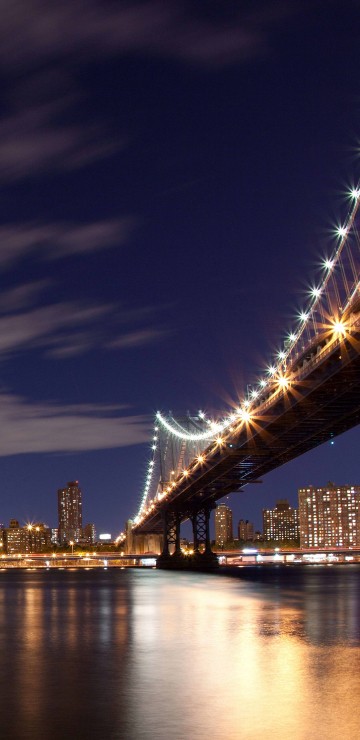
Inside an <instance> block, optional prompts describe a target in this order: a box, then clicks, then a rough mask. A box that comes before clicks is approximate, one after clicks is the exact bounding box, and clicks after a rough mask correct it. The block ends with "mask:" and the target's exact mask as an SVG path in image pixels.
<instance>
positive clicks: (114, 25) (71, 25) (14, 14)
mask: <svg viewBox="0 0 360 740" xmlns="http://www.w3.org/2000/svg"><path fill="white" fill-rule="evenodd" d="M205 5H206V4H205ZM251 5H252V4H250V10H249V9H248V8H246V6H245V7H244V5H243V4H240V3H239V4H238V5H237V4H234V5H233V6H232V8H231V7H226V4H224V7H223V8H222V12H221V11H220V9H219V8H217V9H216V4H212V6H211V5H210V8H208V7H204V5H201V4H200V3H196V2H194V0H191V1H190V0H189V2H186V1H184V0H132V1H131V2H130V1H128V2H126V1H123V2H118V3H117V2H107V1H106V0H87V1H86V2H84V0H62V2H61V3H54V2H52V0H12V2H11V4H8V3H6V2H4V1H3V2H2V3H1V14H0V42H1V43H0V65H3V66H5V67H15V68H17V67H18V66H19V65H20V66H24V65H25V66H26V67H27V68H28V67H29V65H31V64H33V65H36V64H39V62H42V61H45V60H47V61H48V60H56V59H59V58H61V59H63V58H64V57H66V58H67V59H68V60H69V61H70V62H71V61H73V59H74V57H75V58H77V59H80V61H84V60H85V59H89V58H92V57H94V56H96V57H97V58H99V56H102V57H111V56H116V55H117V56H118V55H125V54H139V53H142V54H146V55H149V54H153V55H157V56H159V55H161V56H166V57H173V58H178V59H182V60H186V61H190V62H195V63H198V64H217V65H222V64H229V63H232V62H234V61H236V60H244V59H249V58H250V59H251V58H253V57H254V56H256V55H258V54H261V53H263V51H264V49H266V48H267V46H268V34H269V32H270V30H271V29H272V28H273V27H274V26H275V25H278V24H279V23H280V22H282V21H283V20H284V17H286V18H287V17H289V16H290V15H293V14H294V13H296V12H297V11H299V8H300V9H302V8H303V7H304V3H298V2H294V3H292V4H291V7H289V3H285V2H279V0H270V1H269V0H266V2H265V0H264V1H263V2H258V3H257V7H256V11H254V10H252V9H251Z"/></svg>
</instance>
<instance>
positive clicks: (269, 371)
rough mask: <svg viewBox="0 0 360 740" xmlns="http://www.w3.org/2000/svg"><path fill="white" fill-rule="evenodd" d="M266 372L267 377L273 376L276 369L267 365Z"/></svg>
mask: <svg viewBox="0 0 360 740" xmlns="http://www.w3.org/2000/svg"><path fill="white" fill-rule="evenodd" d="M266 372H267V373H269V375H274V374H275V373H276V367H275V366H274V365H269V366H268V367H267V368H266Z"/></svg>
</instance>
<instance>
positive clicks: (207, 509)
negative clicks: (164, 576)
mask: <svg viewBox="0 0 360 740" xmlns="http://www.w3.org/2000/svg"><path fill="white" fill-rule="evenodd" d="M212 508H213V506H212V505H210V504H206V505H203V506H202V507H201V508H198V509H196V510H194V511H193V512H192V513H191V514H190V516H189V518H190V519H191V523H192V528H193V538H194V553H193V555H184V554H183V553H182V551H181V547H180V524H181V515H180V514H179V513H178V512H174V511H170V510H164V512H163V549H162V553H161V555H160V556H159V557H158V559H157V568H166V569H174V570H214V569H215V568H217V567H218V565H219V562H218V559H217V556H216V555H215V553H213V552H212V550H211V543H210V513H211V510H212ZM170 545H174V552H173V553H172V554H170Z"/></svg>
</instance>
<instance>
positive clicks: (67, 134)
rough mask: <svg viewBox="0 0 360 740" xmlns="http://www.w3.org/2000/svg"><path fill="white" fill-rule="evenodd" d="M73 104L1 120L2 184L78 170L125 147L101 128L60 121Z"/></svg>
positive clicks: (39, 106) (63, 101) (62, 102)
mask: <svg viewBox="0 0 360 740" xmlns="http://www.w3.org/2000/svg"><path fill="white" fill-rule="evenodd" d="M0 28H1V22H0ZM0 39H1V33H0ZM71 100H73V98H71ZM69 102H70V99H69V98H67V97H66V98H59V99H58V100H57V101H53V102H51V103H36V104H33V105H29V106H26V104H25V106H24V107H23V108H22V109H21V110H16V111H14V112H12V113H11V114H9V115H7V116H3V117H2V118H1V119H0V180H3V181H11V180H18V179H20V178H24V177H28V176H31V177H33V176H34V174H38V173H40V172H48V171H50V170H51V171H54V170H74V169H78V168H80V167H83V166H85V165H86V164H89V163H92V162H94V161H95V160H98V159H102V158H103V157H105V156H109V155H110V154H112V153H114V152H115V151H118V150H119V149H120V148H121V147H122V145H123V143H122V141H119V140H115V138H113V137H112V136H111V135H110V134H109V132H106V131H104V130H103V128H102V127H101V126H100V125H97V124H91V125H90V124H88V123H86V122H83V123H82V124H81V125H74V124H72V125H69V124H65V123H63V122H60V121H58V120H57V116H58V115H59V113H61V114H62V113H64V109H65V107H66V106H67V105H68V104H69Z"/></svg>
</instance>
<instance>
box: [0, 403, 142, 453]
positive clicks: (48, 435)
mask: <svg viewBox="0 0 360 740" xmlns="http://www.w3.org/2000/svg"><path fill="white" fill-rule="evenodd" d="M123 413H124V408H123V407H121V406H115V405H114V406H111V405H109V406H106V405H101V404H87V405H81V404H73V405H65V406H64V405H62V406H60V405H57V404H46V403H34V402H31V403H30V402H28V401H26V400H25V399H24V398H22V397H20V396H13V395H11V394H9V393H4V392H2V393H0V428H1V429H2V433H1V434H0V457H4V456H6V455H20V454H25V453H41V452H42V453H44V452H48V453H50V452H53V453H55V452H82V451H83V452H85V451H87V450H101V449H110V448H116V447H126V446H128V445H135V444H141V443H143V442H145V441H148V439H149V429H150V422H149V420H148V419H147V418H145V417H144V416H135V415H134V416H131V415H123Z"/></svg>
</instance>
